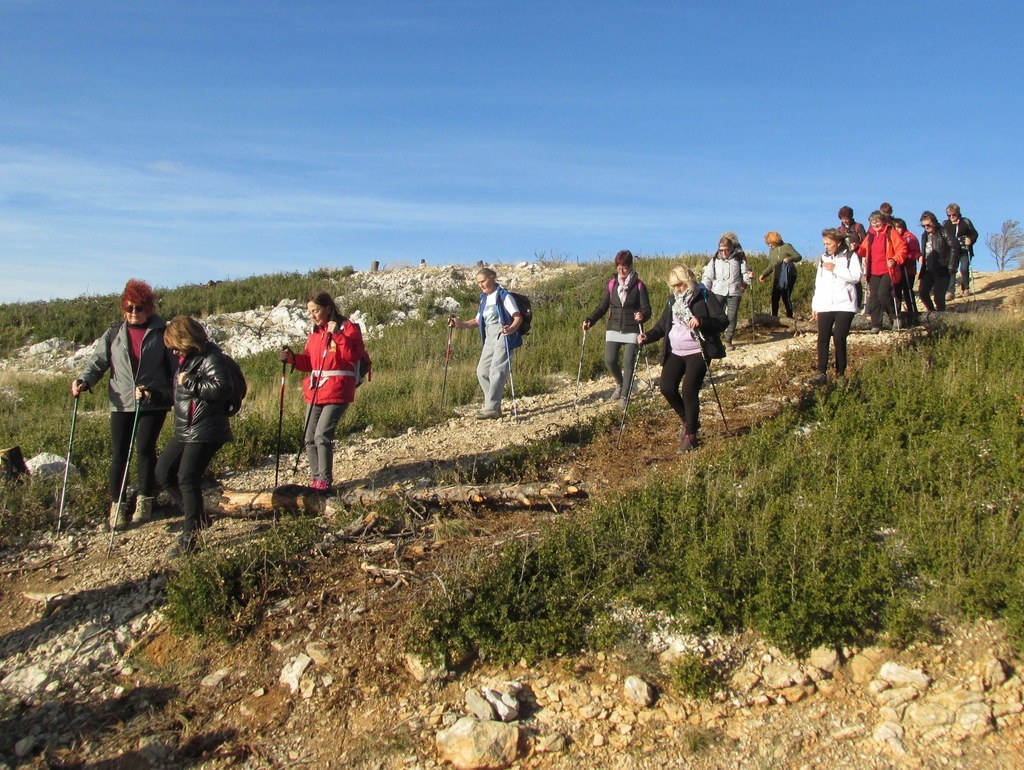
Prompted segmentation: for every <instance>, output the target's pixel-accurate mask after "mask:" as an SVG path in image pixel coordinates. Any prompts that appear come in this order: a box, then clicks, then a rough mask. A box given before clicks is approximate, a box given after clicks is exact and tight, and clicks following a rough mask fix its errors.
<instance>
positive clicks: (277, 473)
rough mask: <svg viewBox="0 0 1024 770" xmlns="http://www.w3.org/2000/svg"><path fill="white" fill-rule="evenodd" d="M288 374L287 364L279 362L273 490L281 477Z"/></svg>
mask: <svg viewBox="0 0 1024 770" xmlns="http://www.w3.org/2000/svg"><path fill="white" fill-rule="evenodd" d="M287 373H288V362H287V361H282V362H281V400H280V403H279V404H278V407H277V457H276V458H275V459H274V489H277V484H278V481H279V479H280V477H281V427H282V426H283V425H284V384H285V376H286V375H287Z"/></svg>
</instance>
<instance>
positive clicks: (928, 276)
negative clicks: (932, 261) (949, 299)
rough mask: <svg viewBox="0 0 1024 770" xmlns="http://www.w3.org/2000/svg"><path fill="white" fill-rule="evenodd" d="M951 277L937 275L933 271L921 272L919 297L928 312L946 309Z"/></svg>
mask: <svg viewBox="0 0 1024 770" xmlns="http://www.w3.org/2000/svg"><path fill="white" fill-rule="evenodd" d="M949 279H950V277H949V275H936V274H935V273H933V272H932V271H931V270H922V271H921V286H920V290H919V291H918V296H919V297H920V298H921V304H923V305H924V306H925V307H926V308H927V309H928V312H929V313H931V312H932V311H933V310H940V311H941V310H945V309H946V290H947V289H948V288H949Z"/></svg>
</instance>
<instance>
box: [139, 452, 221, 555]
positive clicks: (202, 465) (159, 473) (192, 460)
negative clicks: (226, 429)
mask: <svg viewBox="0 0 1024 770" xmlns="http://www.w3.org/2000/svg"><path fill="white" fill-rule="evenodd" d="M222 446H224V443H223V442H215V443H212V444H185V443H183V442H182V441H181V440H180V439H179V438H178V437H177V436H175V437H174V438H172V439H171V440H170V441H168V442H167V446H166V447H164V451H163V452H161V453H160V460H159V462H157V464H156V477H157V481H159V482H160V486H161V487H163V488H164V489H165V490H167V492H168V494H170V496H171V497H173V498H174V501H175V502H176V503H177V504H178V506H179V507H180V508H181V512H182V513H183V514H184V515H185V528H184V531H183V535H184V537H185V538H186V539H189V538H192V537H193V536H194V535H195V533H196V532H197V531H198V530H200V529H202V528H203V526H204V523H205V516H204V515H203V474H204V473H206V469H207V468H208V467H209V465H210V461H211V460H213V456H214V455H215V454H217V450H219V449H220V448H221V447H222Z"/></svg>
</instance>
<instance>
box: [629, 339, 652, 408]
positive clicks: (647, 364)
mask: <svg viewBox="0 0 1024 770" xmlns="http://www.w3.org/2000/svg"><path fill="white" fill-rule="evenodd" d="M643 333H644V325H643V322H642V321H641V322H640V334H643ZM637 344H638V345H639V344H640V343H637ZM641 347H643V349H644V367H646V369H647V389H648V390H649V391H650V392H651V393H654V379H653V378H652V377H651V356H650V353H649V352H648V350H647V346H646V345H642V346H641ZM639 357H640V351H639V350H638V351H637V358H639ZM634 371H635V367H634ZM630 390H632V387H630Z"/></svg>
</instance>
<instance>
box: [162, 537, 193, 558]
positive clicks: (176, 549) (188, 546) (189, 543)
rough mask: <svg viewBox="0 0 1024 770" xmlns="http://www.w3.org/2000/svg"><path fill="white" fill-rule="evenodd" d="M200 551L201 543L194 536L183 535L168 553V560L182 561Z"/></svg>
mask: <svg viewBox="0 0 1024 770" xmlns="http://www.w3.org/2000/svg"><path fill="white" fill-rule="evenodd" d="M198 550H199V542H198V540H197V538H196V537H195V536H194V535H181V536H180V537H178V540H177V542H176V543H175V544H174V545H172V546H171V548H170V550H169V551H167V558H168V559H180V558H181V557H182V556H188V555H189V554H193V553H195V552H196V551H198Z"/></svg>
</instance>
